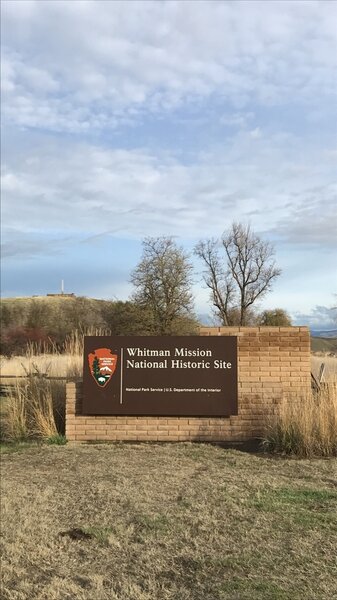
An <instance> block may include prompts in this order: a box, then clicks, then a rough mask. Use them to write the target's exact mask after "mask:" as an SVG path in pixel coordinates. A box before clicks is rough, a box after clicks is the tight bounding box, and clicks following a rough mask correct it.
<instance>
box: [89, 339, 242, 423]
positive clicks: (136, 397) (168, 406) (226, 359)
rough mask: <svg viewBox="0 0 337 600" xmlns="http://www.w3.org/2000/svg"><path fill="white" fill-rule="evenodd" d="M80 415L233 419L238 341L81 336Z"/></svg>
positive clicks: (236, 391) (236, 404)
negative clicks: (82, 353)
mask: <svg viewBox="0 0 337 600" xmlns="http://www.w3.org/2000/svg"><path fill="white" fill-rule="evenodd" d="M82 414H83V415H88V416H91V415H97V416H98V415H100V416H103V415H104V416H113V415H114V416H144V417H146V416H148V417H150V416H151V417H168V418H174V417H229V416H231V415H237V414H238V352H237V336H172V337H171V336H167V337H163V336H85V337H84V365H83V405H82Z"/></svg>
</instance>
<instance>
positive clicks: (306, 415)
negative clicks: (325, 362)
mask: <svg viewBox="0 0 337 600" xmlns="http://www.w3.org/2000/svg"><path fill="white" fill-rule="evenodd" d="M263 446H264V448H265V449H266V450H268V451H272V452H281V453H285V454H294V455H297V456H302V457H310V456H326V457H327V456H336V455H337V382H329V384H326V385H324V386H323V387H322V388H321V389H320V391H319V392H318V393H317V394H309V395H308V396H304V397H302V398H299V399H298V400H297V401H295V402H294V401H293V400H289V399H285V400H284V401H283V402H282V403H281V405H280V407H279V410H278V412H277V414H276V415H274V416H273V417H271V418H270V420H269V423H268V424H267V426H266V431H265V435H264V439H263Z"/></svg>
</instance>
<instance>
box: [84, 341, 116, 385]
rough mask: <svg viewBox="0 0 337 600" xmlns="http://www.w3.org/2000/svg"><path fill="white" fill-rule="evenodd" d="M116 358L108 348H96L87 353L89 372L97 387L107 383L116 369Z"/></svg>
mask: <svg viewBox="0 0 337 600" xmlns="http://www.w3.org/2000/svg"><path fill="white" fill-rule="evenodd" d="M117 358H118V357H117V354H112V352H111V350H110V349H109V348H97V350H94V351H93V352H90V354H88V361H89V369H90V373H91V375H92V376H93V378H94V380H95V381H96V383H97V385H98V386H99V387H105V386H106V385H108V383H109V381H110V379H111V377H112V376H113V374H114V372H115V370H116V367H117Z"/></svg>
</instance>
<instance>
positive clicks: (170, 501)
mask: <svg viewBox="0 0 337 600" xmlns="http://www.w3.org/2000/svg"><path fill="white" fill-rule="evenodd" d="M8 448H9V447H8ZM8 448H6V447H5V448H4V451H3V453H2V457H1V462H2V506H1V508H2V556H3V561H2V598H3V599H4V600H26V599H27V600H28V599H30V598H32V599H36V600H49V599H50V600H67V599H71V600H117V599H118V600H173V599H174V600H236V599H237V600H246V599H247V600H248V599H249V600H265V599H266V600H268V599H273V600H288V599H289V600H315V599H317V600H333V599H334V598H337V570H336V547H337V512H336V511H337V461H336V460H334V459H327V460H318V459H316V460H302V461H300V460H295V459H283V458H275V457H274V458H271V457H269V456H265V455H262V454H261V455H253V454H246V453H243V452H239V451H236V450H225V449H223V448H220V447H216V446H211V445H201V444H200V445H197V444H171V445H169V444H163V445H160V444H149V445H146V444H138V445H137V444H118V445H104V444H100V445H84V446H77V447H76V446H60V447H51V446H50V447H48V446H38V445H37V446H32V447H23V446H19V447H18V448H19V449H20V451H19V452H16V451H14V450H15V447H11V451H9V450H8ZM74 528H79V529H81V530H82V531H83V532H84V533H87V534H89V535H88V536H86V537H83V539H71V537H70V536H69V535H67V533H66V532H68V531H69V530H72V529H74ZM60 534H65V535H60Z"/></svg>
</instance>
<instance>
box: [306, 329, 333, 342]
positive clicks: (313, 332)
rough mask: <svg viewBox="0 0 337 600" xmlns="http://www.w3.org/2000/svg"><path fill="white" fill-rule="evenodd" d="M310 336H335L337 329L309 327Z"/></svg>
mask: <svg viewBox="0 0 337 600" xmlns="http://www.w3.org/2000/svg"><path fill="white" fill-rule="evenodd" d="M310 331H311V335H312V337H317V338H328V339H330V338H337V329H314V328H310Z"/></svg>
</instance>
